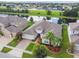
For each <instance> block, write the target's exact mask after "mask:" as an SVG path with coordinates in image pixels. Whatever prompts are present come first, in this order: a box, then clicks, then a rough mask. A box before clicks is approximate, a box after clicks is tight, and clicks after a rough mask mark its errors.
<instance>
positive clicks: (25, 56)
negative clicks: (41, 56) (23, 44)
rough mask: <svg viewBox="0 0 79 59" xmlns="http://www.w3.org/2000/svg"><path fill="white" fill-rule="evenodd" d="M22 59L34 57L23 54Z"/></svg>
mask: <svg viewBox="0 0 79 59" xmlns="http://www.w3.org/2000/svg"><path fill="white" fill-rule="evenodd" d="M22 58H33V56H32V55H31V54H28V53H23V55H22Z"/></svg>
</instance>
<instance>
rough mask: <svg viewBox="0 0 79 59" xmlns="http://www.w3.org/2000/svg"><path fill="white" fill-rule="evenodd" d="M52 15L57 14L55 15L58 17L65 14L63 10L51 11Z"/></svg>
mask: <svg viewBox="0 0 79 59" xmlns="http://www.w3.org/2000/svg"><path fill="white" fill-rule="evenodd" d="M51 15H52V16H55V17H58V16H61V15H63V12H62V11H57V10H56V11H55V10H54V11H51Z"/></svg>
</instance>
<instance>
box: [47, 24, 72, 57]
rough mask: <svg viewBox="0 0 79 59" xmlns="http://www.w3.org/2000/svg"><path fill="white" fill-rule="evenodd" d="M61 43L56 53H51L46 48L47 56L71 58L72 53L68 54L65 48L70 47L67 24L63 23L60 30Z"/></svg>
mask: <svg viewBox="0 0 79 59" xmlns="http://www.w3.org/2000/svg"><path fill="white" fill-rule="evenodd" d="M62 39H63V40H62V44H61V51H60V52H58V53H54V52H53V53H51V52H50V51H49V50H48V49H47V51H48V56H50V57H56V58H73V56H72V55H69V54H68V53H67V52H66V50H67V49H68V48H69V47H70V43H69V38H68V32H67V26H66V25H63V30H62Z"/></svg>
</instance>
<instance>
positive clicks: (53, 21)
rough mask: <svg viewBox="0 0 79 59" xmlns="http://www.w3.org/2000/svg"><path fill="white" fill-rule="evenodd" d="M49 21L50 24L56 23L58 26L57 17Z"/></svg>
mask: <svg viewBox="0 0 79 59" xmlns="http://www.w3.org/2000/svg"><path fill="white" fill-rule="evenodd" d="M47 21H48V22H50V23H56V24H58V21H59V18H57V17H51V19H49V20H47Z"/></svg>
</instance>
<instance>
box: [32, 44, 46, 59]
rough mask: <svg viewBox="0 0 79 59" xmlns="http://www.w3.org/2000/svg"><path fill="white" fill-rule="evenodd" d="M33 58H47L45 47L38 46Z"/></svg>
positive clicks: (35, 48) (34, 50)
mask: <svg viewBox="0 0 79 59" xmlns="http://www.w3.org/2000/svg"><path fill="white" fill-rule="evenodd" d="M33 56H34V57H36V58H44V57H46V56H47V51H46V49H45V47H44V46H42V45H37V46H35V47H34V49H33Z"/></svg>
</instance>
